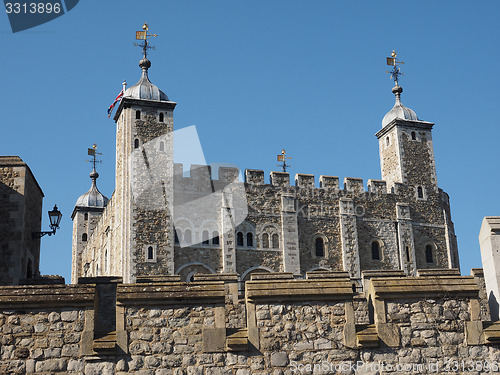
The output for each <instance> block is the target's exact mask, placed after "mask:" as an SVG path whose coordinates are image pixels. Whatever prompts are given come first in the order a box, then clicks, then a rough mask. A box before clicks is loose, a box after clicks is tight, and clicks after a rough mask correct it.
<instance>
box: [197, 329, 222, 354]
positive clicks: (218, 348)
mask: <svg viewBox="0 0 500 375" xmlns="http://www.w3.org/2000/svg"><path fill="white" fill-rule="evenodd" d="M202 337H203V352H204V353H219V352H224V351H225V350H226V328H216V327H205V328H203V333H202Z"/></svg>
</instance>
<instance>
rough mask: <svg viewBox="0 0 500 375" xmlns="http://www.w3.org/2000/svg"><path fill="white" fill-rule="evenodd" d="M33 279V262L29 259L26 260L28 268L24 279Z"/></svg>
mask: <svg viewBox="0 0 500 375" xmlns="http://www.w3.org/2000/svg"><path fill="white" fill-rule="evenodd" d="M32 277H33V262H32V261H31V259H28V267H27V270H26V278H27V279H31V278H32Z"/></svg>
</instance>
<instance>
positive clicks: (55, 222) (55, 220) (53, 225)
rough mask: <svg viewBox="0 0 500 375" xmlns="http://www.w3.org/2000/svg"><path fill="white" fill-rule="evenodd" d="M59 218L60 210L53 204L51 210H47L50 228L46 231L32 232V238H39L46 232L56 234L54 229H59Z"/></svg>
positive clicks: (60, 216)
mask: <svg viewBox="0 0 500 375" xmlns="http://www.w3.org/2000/svg"><path fill="white" fill-rule="evenodd" d="M61 218H62V213H61V211H59V210H58V209H57V205H54V209H53V210H52V211H49V220H50V229H52V230H51V231H48V232H33V233H32V236H33V238H41V237H43V236H45V235H46V234H48V235H49V236H52V235H53V234H56V229H59V223H60V222H61Z"/></svg>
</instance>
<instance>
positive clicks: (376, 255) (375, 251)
mask: <svg viewBox="0 0 500 375" xmlns="http://www.w3.org/2000/svg"><path fill="white" fill-rule="evenodd" d="M372 259H373V260H380V245H379V243H378V242H377V241H373V242H372Z"/></svg>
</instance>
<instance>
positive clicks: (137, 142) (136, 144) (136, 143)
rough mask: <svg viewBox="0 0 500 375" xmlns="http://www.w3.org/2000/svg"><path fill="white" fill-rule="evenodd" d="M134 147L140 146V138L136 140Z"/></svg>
mask: <svg viewBox="0 0 500 375" xmlns="http://www.w3.org/2000/svg"><path fill="white" fill-rule="evenodd" d="M134 148H139V140H138V139H137V138H136V139H135V141H134Z"/></svg>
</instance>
